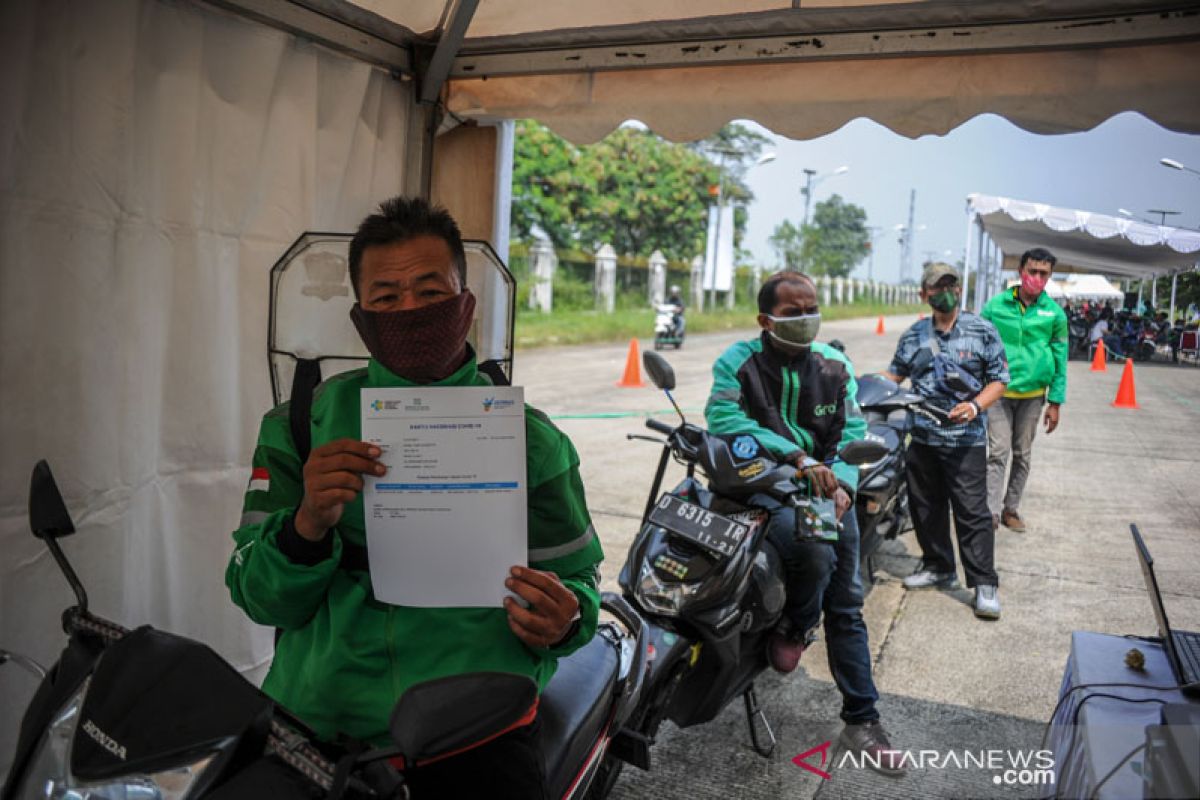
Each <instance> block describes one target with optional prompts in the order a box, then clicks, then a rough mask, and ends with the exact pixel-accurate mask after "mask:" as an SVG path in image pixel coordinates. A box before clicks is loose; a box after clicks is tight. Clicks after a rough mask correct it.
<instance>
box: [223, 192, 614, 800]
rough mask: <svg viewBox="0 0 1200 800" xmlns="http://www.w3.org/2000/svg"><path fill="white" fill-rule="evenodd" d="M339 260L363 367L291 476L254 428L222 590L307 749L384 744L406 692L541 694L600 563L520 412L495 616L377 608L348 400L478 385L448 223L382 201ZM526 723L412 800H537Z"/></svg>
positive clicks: (322, 400)
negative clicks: (510, 549)
mask: <svg viewBox="0 0 1200 800" xmlns="http://www.w3.org/2000/svg"><path fill="white" fill-rule="evenodd" d="M349 260H350V278H351V282H352V283H353V285H354V291H355V295H356V297H357V299H358V303H357V304H356V305H355V306H354V310H353V311H352V313H351V318H352V319H353V321H354V324H355V326H356V327H357V329H358V331H359V334H360V335H361V336H362V338H363V341H364V343H365V344H366V345H367V349H368V351H369V352H370V354H371V358H370V361H369V362H368V365H367V367H366V368H365V369H359V370H354V371H351V372H347V373H343V374H341V375H337V376H334V377H332V378H330V379H329V380H327V381H325V382H324V383H322V384H321V385H320V386H319V387H317V389H316V391H315V393H314V396H313V401H312V410H311V414H310V420H311V425H310V429H311V436H312V451H311V453H310V455H309V456H308V459H307V461H306V462H305V463H301V461H300V459H299V457H298V454H297V450H296V447H295V445H294V443H293V441H292V436H291V432H290V427H289V416H288V415H289V409H288V405H287V404H286V403H285V404H283V405H281V406H279V407H277V408H275V409H273V410H272V411H270V412H268V413H267V415H266V416H265V417H264V418H263V421H262V426H261V428H260V430H259V436H258V445H257V447H256V448H255V451H254V457H253V474H252V478H251V481H250V485H249V488H248V490H247V492H246V497H245V502H244V505H243V516H242V522H241V526H240V527H239V528H238V530H237V531H235V532H234V534H233V537H234V542H235V550H234V553H233V557H232V558H231V559H230V561H229V566H228V569H227V571H226V575H225V582H226V583H227V584H228V586H229V589H230V592H231V594H232V596H233V601H234V602H235V603H237V604H238V605H239V606H241V607H242V608H243V609H244V610H245V611H246V613H247V615H249V617H250V618H251V619H253V620H254V621H255V622H258V623H260V624H262V625H269V626H271V627H274V628H276V629H278V630H280V631H281V635H280V637H279V640H278V643H277V645H276V649H275V660H274V663H273V664H272V665H271V670H270V673H269V674H268V675H267V677H266V680H265V681H264V683H263V690H264V691H265V692H266V693H267V694H269V695H270V696H271V697H273V698H274V699H275V700H277V701H278V702H279V703H280V704H281V705H283V706H285V707H286V708H287V709H289V710H290V711H292V712H293V713H294V714H296V715H297V716H298V717H300V719H302V720H303V721H304V722H305V723H306V724H308V725H309V726H310V727H312V728H313V729H314V730H315V731H316V732H317V734H318V735H319V736H321V737H322V738H326V739H333V738H335V737H337V736H339V735H342V734H345V735H348V736H351V737H354V738H355V739H359V740H365V741H368V742H372V743H386V742H387V741H388V718H389V715H390V714H391V712H392V709H393V707H394V706H395V704H396V701H397V699H399V697H400V695H401V694H403V693H404V691H405V690H406V689H408V688H409V687H411V686H412V685H413V684H416V683H419V682H422V681H427V680H431V679H434V678H440V677H445V676H450V675H456V674H462V673H466V672H481V671H496V672H508V673H516V674H520V675H527V676H529V677H530V678H531V679H533V680H534V681H535V682H536V683H537V685H538V687H539V689H544V688H545V686H546V684H547V682H548V681H549V680H550V678H551V676H552V675H553V674H554V671H555V667H556V664H557V659H558V658H559V657H561V656H565V655H567V654H569V653H571V652H573V651H574V650H576V649H578V648H579V647H581V646H582V645H584V644H585V643H587V641H588V640H589V639H591V637H592V635H593V634H594V632H595V630H596V620H597V614H598V611H599V604H600V598H599V593H598V591H597V565H598V564H599V563H600V560H601V559H602V558H603V554H602V552H601V548H600V542H599V539H598V538H597V536H596V532H595V530H594V529H593V528H592V524H591V519H590V517H589V515H588V510H587V505H586V502H585V499H584V492H583V484H582V483H581V481H580V477H579V458H578V456H577V455H576V453H575V448H574V447H573V446H572V445H571V441H570V440H569V439H568V438H567V437H566V436H565V435H564V434H563V433H562V432H560V431H559V430H558V429H557V428H555V427H554V425H552V424H551V423H550V421H549V420H548V419H547V418H546V417H545V415H543V414H541V413H540V412H538V411H536V410H534V409H532V408H529V407H526V409H525V414H524V423H525V431H526V452H525V453H524V454H523V455H524V463H525V476H524V477H525V480H526V484H525V486H526V491H527V505H528V532H527V542H528V544H527V547H528V550H527V554H528V566H525V565H513V566H512V567H511V568H507V567H506V565H498V567H499V572H498V574H497V576H496V584H497V592H496V596H497V603H496V605H495V606H493V607H412V606H403V605H390V604H387V603H384V602H381V601H380V600H378V599H376V596H375V593H374V592H373V587H372V582H371V573H370V570H369V568H368V564H369V562H368V558H367V549H366V542H367V537H366V522H365V519H364V514H363V496H362V492H363V489H364V478H366V477H368V476H372V477H380V476H383V475H384V474H385V473H386V472H387V467H385V466H384V464H383V462H382V461H381V457H382V456H383V453H382V452H381V449H380V448H379V447H378V446H376V445H375V444H372V443H370V442H365V441H362V439H363V436H362V414H363V401H362V394H361V391H362V390H363V389H364V388H367V389H377V388H381V387H414V386H421V387H431V390H430V394H431V395H432V394H435V393H436V392H437V391H441V390H442V389H441V388H440V387H470V386H488V385H490V384H491V381H490V380H489V379H488V378H487V377H485V376H484V375H483V374H482V373H480V372H479V371H478V369H477V368H476V362H475V354H474V353H473V352H472V350H471V347H470V345H469V344H468V343H467V333H468V331H469V330H470V328H471V324H472V322H473V321H474V310H475V298H474V296H473V295H472V294H471V292H470V291H469V290H468V289H467V288H466V256H465V253H464V250H463V244H462V238H461V236H460V234H459V230H458V226H457V225H456V224H455V222H454V220H453V219H452V218H451V217H450V215H449V214H447V213H446V212H445V211H444V210H442V209H439V208H432V207H430V206H429V205H428V204H427V203H426V202H425V201H423V200H420V199H406V198H395V199H393V200H389V201H387V202H385V203H383V204H382V205H381V206H380V208H379V213H377V214H373V215H371V216H369V217H367V219H366V220H364V221H363V223H362V225H361V226H360V227H359V229H358V232H357V233H356V234H355V236H354V240H353V241H352V242H351V244H350V259H349ZM433 387H439V388H433ZM452 502H453V498H448V499H447V500H446V504H450V503H452ZM419 533H420V535H422V536H430V537H436V536H438V534H439V531H438V530H437V529H436V528H435V529H431V530H427V531H425V530H423V531H419ZM490 533H491V530H490V528H489V520H488V519H479V520H478V536H479V537H480V541H481V542H482V541H483V540H484V539H486V537H488V536H489V534H490ZM505 588H507V589H508V590H509V591H511V592H512V593H514V594H515V595H517V596H519V597H520V598H522V599H523V600H524V603H525V604H527V605H523V604H519V603H517V602H514V600H513V598H512V597H511V596H509V597H505V598H504V600H503V606H502V605H501V604H500V602H499V599H500V596H501V595H502V594H503V590H504V589H505ZM537 724H538V723H537V704H536V703H535V704H534V705H533V706H532V707H531V708H530V709H529V711H528V712H527V713H526V715H525V718H524V719H523V720H521V722H520V723H518V725H516V726H513V727H512V728H511V729H509V730H508V731H506V732H497V733H499V734H500V735H497V736H494V737H493V738H490V739H485V740H484V741H482V742H480V743H479V744H478V745H477V746H475V747H472V748H468V749H466V751H465V752H461V753H459V754H455V755H453V756H450V757H448V758H445V759H443V760H440V761H436V762H434V763H431V764H428V765H417V766H416V767H415V768H413V767H412V765H406V766H407V767H408V768H407V769H406V771H405V776H406V779H407V781H408V785H409V788H410V789H411V790H412V791H413V796H414V797H417V798H421V797H485V796H486V797H506V798H507V797H511V798H530V797H533V798H540V797H542V796H543V795H544V783H545V778H544V774H543V767H542V756H541V752H540V749H539V746H538V741H537Z"/></svg>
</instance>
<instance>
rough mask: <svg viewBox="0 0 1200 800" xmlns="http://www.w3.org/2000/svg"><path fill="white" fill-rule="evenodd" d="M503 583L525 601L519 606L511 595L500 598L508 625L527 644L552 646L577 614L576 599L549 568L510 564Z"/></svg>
mask: <svg viewBox="0 0 1200 800" xmlns="http://www.w3.org/2000/svg"><path fill="white" fill-rule="evenodd" d="M504 585H505V587H507V588H508V590H509V591H511V592H513V593H514V594H516V595H517V596H519V597H520V598H521V599H522V600H524V601H525V602H526V603H527V604H528V607H527V608H522V607H521V604H520V603H518V602H517V601H516V600H514V599H512V598H511V597H506V598H504V608H505V609H506V610H507V611H508V627H510V628H512V632H513V633H514V634H516V636H517V638H518V639H520V640H521V641H522V642H524V643H525V644H527V645H529V646H530V647H541V648H550V647H553V646H554V645H556V644H558V643H559V642H561V641H562V640H563V639H565V638H566V636H567V634H568V633H569V632H570V630H571V627H572V625H573V624H574V622H575V620H577V619H578V618H579V600H578V599H577V598H576V597H575V594H574V592H572V591H571V590H570V589H568V588H567V587H566V586H563V583H562V581H560V580H559V579H558V576H557V575H555V574H554V573H553V572H543V571H541V570H536V569H530V568H528V567H513V568H512V571H511V572H510V573H509V577H508V579H507V580H506V581H505V582H504Z"/></svg>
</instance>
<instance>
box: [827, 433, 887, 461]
mask: <svg viewBox="0 0 1200 800" xmlns="http://www.w3.org/2000/svg"><path fill="white" fill-rule="evenodd" d="M887 454H888V446H887V445H886V444H884V443H883V442H873V441H871V440H869V439H855V440H854V441H853V442H850V443H849V444H847V445H846V446H845V447H843V448H842V449H841V450H840V451H839V452H838V458H840V459H841V460H842V461H844V462H845V463H847V464H870V463H871V462H872V461H878V460H879V459H881V458H883V457H884V456H886V455H887Z"/></svg>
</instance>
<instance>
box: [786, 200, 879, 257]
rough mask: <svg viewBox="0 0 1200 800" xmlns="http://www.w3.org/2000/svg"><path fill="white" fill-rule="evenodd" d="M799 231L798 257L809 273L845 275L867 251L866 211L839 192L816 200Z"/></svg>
mask: <svg viewBox="0 0 1200 800" xmlns="http://www.w3.org/2000/svg"><path fill="white" fill-rule="evenodd" d="M776 230H778V229H776ZM802 233H803V242H802V244H801V247H800V255H801V261H802V262H803V264H804V267H805V271H807V272H809V273H811V274H813V275H829V276H831V277H835V278H836V277H846V276H847V275H849V274H850V273H851V272H852V271H853V270H854V267H855V266H856V265H857V264H858V263H859V262H860V261H862V260H863V258H865V257H866V256H867V254H868V253H869V252H870V242H871V236H870V234H869V233H868V232H867V212H866V211H865V210H863V208H862V207H861V206H857V205H855V204H854V203H847V202H846V201H844V200H842V198H841V196H840V195H836V194H835V195H833V196H832V197H830V198H829V199H828V200H822V201H821V202H819V203H817V205H816V207H815V208H814V209H813V222H812V224H811V225H805V226H803V230H802Z"/></svg>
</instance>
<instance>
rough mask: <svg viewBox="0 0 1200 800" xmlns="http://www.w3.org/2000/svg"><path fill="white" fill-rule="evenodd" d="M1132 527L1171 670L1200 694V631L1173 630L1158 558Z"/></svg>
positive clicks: (1188, 689)
mask: <svg viewBox="0 0 1200 800" xmlns="http://www.w3.org/2000/svg"><path fill="white" fill-rule="evenodd" d="M1129 530H1130V531H1132V532H1133V543H1134V544H1135V545H1136V546H1137V552H1138V561H1139V562H1141V565H1142V576H1143V577H1145V579H1146V591H1147V592H1149V594H1150V604H1151V605H1153V606H1154V616H1155V617H1157V618H1158V635H1159V636H1160V637H1162V641H1163V647H1164V648H1165V649H1166V651H1167V660H1168V661H1170V662H1171V671H1172V672H1174V673H1175V679H1176V680H1177V681H1178V682H1179V683H1180V684H1182V691H1183V693H1184V694H1186V695H1191V696H1194V697H1200V633H1188V632H1186V631H1173V630H1171V626H1170V624H1169V623H1168V622H1167V612H1166V609H1164V608H1163V601H1162V594H1161V593H1160V592H1159V591H1158V580H1157V579H1156V578H1155V577H1154V559H1153V558H1151V557H1150V551H1149V550H1147V549H1146V542H1145V540H1144V539H1142V534H1141V532H1140V531H1138V528H1137V525H1130V526H1129Z"/></svg>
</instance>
